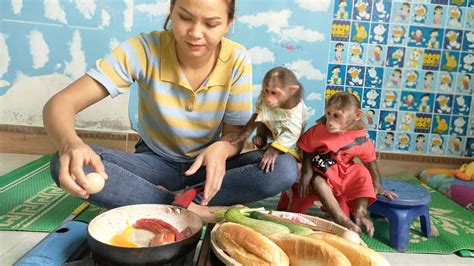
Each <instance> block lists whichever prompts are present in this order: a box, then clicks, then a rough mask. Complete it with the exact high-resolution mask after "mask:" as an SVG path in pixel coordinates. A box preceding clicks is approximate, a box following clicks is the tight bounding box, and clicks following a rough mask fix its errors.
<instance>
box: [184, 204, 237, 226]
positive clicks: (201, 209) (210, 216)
mask: <svg viewBox="0 0 474 266" xmlns="http://www.w3.org/2000/svg"><path fill="white" fill-rule="evenodd" d="M231 207H244V206H243V205H234V206H202V205H199V204H196V203H194V202H191V204H189V207H188V210H190V211H192V212H194V213H196V214H197V215H199V217H201V219H202V221H203V222H204V223H215V222H216V221H217V216H216V215H215V214H214V213H213V212H217V211H223V210H227V209H229V208H231Z"/></svg>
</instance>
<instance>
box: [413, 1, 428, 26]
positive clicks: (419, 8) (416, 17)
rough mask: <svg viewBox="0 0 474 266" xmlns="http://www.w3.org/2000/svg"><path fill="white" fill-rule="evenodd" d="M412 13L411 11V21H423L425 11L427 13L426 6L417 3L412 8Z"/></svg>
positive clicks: (424, 19)
mask: <svg viewBox="0 0 474 266" xmlns="http://www.w3.org/2000/svg"><path fill="white" fill-rule="evenodd" d="M414 11H415V12H414V13H413V22H414V23H425V21H426V13H427V11H428V10H427V8H426V6H425V5H423V4H417V5H416V6H415V8H414Z"/></svg>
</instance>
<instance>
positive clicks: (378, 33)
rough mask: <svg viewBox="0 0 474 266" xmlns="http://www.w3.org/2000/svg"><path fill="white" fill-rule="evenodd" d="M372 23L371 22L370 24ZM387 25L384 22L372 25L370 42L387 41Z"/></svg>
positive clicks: (379, 42) (383, 42) (382, 42)
mask: <svg viewBox="0 0 474 266" xmlns="http://www.w3.org/2000/svg"><path fill="white" fill-rule="evenodd" d="M372 25H373V24H372ZM386 32H387V26H385V25H384V24H377V26H375V27H373V29H372V33H373V34H372V40H371V43H376V44H385V43H387V38H386V34H385V33H386Z"/></svg>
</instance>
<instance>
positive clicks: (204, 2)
mask: <svg viewBox="0 0 474 266" xmlns="http://www.w3.org/2000/svg"><path fill="white" fill-rule="evenodd" d="M227 11H228V4H227V1H225V0H177V1H176V3H175V5H174V6H173V7H172V10H171V15H170V20H171V21H172V23H173V34H174V37H175V39H176V43H177V51H178V53H179V54H180V55H181V56H182V57H185V58H199V57H202V56H206V55H209V54H210V53H212V52H213V51H214V49H215V48H216V47H217V45H218V44H219V43H220V41H221V39H222V37H223V36H224V34H226V33H227V31H228V30H229V28H230V26H231V21H229V20H228V18H227Z"/></svg>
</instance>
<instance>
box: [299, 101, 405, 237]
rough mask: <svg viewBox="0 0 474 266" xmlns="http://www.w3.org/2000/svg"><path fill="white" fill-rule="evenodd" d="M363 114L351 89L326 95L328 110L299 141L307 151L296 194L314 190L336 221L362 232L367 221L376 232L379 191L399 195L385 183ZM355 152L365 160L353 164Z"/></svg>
mask: <svg viewBox="0 0 474 266" xmlns="http://www.w3.org/2000/svg"><path fill="white" fill-rule="evenodd" d="M362 116H363V113H362V110H361V107H360V102H359V99H358V98H357V97H356V96H354V95H353V94H351V93H346V92H339V93H336V94H334V95H332V96H331V97H330V98H329V99H328V100H327V102H326V106H325V113H324V115H323V116H322V117H321V118H320V119H319V120H318V121H317V123H316V125H314V126H312V127H311V128H310V129H308V130H307V131H306V132H305V133H304V134H303V135H302V136H301V138H300V139H299V141H298V147H299V148H300V149H301V150H303V167H302V176H301V180H300V183H299V190H298V194H299V197H300V199H299V201H300V202H301V200H302V198H305V197H307V196H308V195H309V191H310V190H313V191H314V192H315V193H316V195H317V196H318V197H319V199H320V200H321V202H322V204H323V206H324V208H325V209H326V210H327V211H328V212H329V213H330V214H331V215H332V216H333V217H334V219H335V221H336V223H338V224H340V225H343V226H345V227H347V228H349V229H351V230H353V231H355V232H357V233H359V234H360V233H362V230H361V226H362V225H364V226H365V228H366V231H367V234H368V235H369V236H373V234H374V226H373V224H372V222H371V220H370V219H369V217H368V214H367V207H368V205H369V204H371V203H372V202H374V201H375V200H376V194H381V195H384V196H386V197H388V198H390V199H393V198H395V197H397V194H395V193H393V192H391V191H387V190H385V189H384V188H383V187H382V184H381V177H380V173H379V168H378V164H377V160H376V153H375V147H374V145H373V143H372V141H371V140H370V138H369V136H368V134H367V132H366V130H365V123H364V122H363V121H362ZM355 157H358V158H359V159H360V161H361V162H362V163H355V162H354V158H355ZM350 214H352V215H353V217H354V220H355V223H354V222H352V221H351V219H350Z"/></svg>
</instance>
